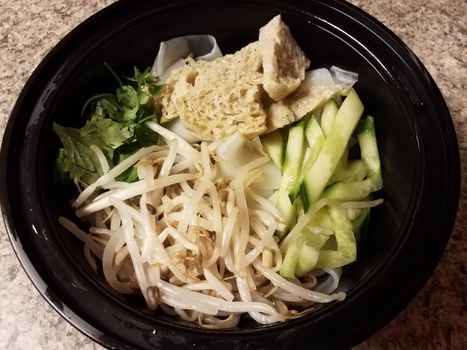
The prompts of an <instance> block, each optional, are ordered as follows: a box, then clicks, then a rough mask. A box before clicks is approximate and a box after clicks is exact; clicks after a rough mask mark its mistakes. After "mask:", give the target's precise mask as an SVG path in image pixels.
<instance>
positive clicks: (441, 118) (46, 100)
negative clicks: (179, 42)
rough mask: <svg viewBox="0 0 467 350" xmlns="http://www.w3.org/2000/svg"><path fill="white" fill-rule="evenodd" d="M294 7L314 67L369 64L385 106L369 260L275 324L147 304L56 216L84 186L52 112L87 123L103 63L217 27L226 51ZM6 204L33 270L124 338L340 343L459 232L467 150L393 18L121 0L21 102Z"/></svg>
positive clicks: (269, 4)
mask: <svg viewBox="0 0 467 350" xmlns="http://www.w3.org/2000/svg"><path fill="white" fill-rule="evenodd" d="M278 13H281V14H282V17H283V19H284V21H285V22H286V23H287V24H288V25H289V27H290V28H291V31H292V33H293V35H294V37H295V38H296V40H297V41H298V43H299V45H300V46H301V47H302V49H303V50H304V51H305V52H306V54H307V56H308V57H309V58H310V60H311V65H312V67H314V68H317V67H321V66H327V67H329V66H331V65H337V66H340V67H342V68H344V69H349V70H352V71H357V72H358V73H359V75H360V80H359V82H358V83H357V85H356V90H357V92H358V93H359V95H360V97H361V99H362V100H363V102H364V104H365V107H366V113H369V114H372V115H374V116H375V120H376V128H377V137H378V142H379V147H380V153H381V159H382V169H383V178H384V183H385V187H384V190H383V191H382V192H381V196H382V197H383V198H384V200H385V201H384V204H383V205H381V206H379V207H377V208H375V209H374V210H373V212H372V216H371V219H370V223H369V228H368V232H367V234H366V236H365V239H364V241H363V242H362V244H361V247H360V249H359V254H358V255H359V256H358V261H357V262H355V263H354V264H352V265H351V266H349V267H348V268H346V269H345V271H344V274H343V279H342V282H341V286H340V289H342V290H345V291H347V292H348V294H347V298H346V300H345V301H343V302H335V303H331V304H328V305H324V306H323V307H321V308H319V309H318V310H317V311H316V312H314V313H312V314H309V315H307V316H304V317H303V318H301V319H296V320H289V321H287V322H285V323H281V324H275V325H271V326H260V325H257V324H254V323H253V322H251V321H248V320H243V321H242V322H241V323H240V325H239V326H238V327H237V328H235V329H233V330H222V331H214V330H205V329H199V328H196V327H194V326H192V325H188V324H186V323H184V322H182V321H179V320H176V319H174V318H170V317H168V316H166V315H162V314H158V313H156V314H151V313H149V312H147V311H146V309H145V307H144V304H143V302H142V300H140V299H139V298H136V297H128V296H122V295H119V294H117V293H116V292H114V291H112V290H111V289H110V288H109V287H108V286H107V285H106V284H105V282H104V280H103V278H101V277H97V276H95V275H94V273H93V272H92V271H91V269H90V267H89V266H88V265H87V263H86V262H85V260H84V257H83V253H82V244H81V243H80V242H79V241H78V240H77V239H75V238H74V237H73V236H72V235H71V234H69V233H68V232H65V231H64V229H63V228H62V227H60V226H59V224H58V223H57V218H58V216H59V215H63V214H65V215H68V216H69V217H72V213H71V210H70V209H69V200H70V199H71V198H72V196H73V195H74V194H73V191H72V189H66V190H64V189H62V188H59V187H57V186H56V185H55V184H54V183H53V182H52V180H51V179H52V176H51V173H52V168H53V161H54V156H55V152H56V150H57V148H58V147H59V142H58V139H57V137H56V136H55V135H54V134H53V132H52V122H53V121H58V122H60V123H62V124H65V125H69V126H77V125H79V124H80V116H79V112H80V109H81V106H82V105H83V102H84V101H85V100H86V99H87V98H88V97H89V96H91V95H92V94H94V93H97V92H103V91H112V90H113V89H114V88H115V82H114V80H113V79H112V77H110V76H109V74H108V72H107V71H106V69H105V68H104V65H103V62H104V61H106V62H108V63H109V64H110V66H112V67H113V69H114V70H115V71H116V72H119V73H121V74H126V75H130V74H131V72H132V67H133V66H134V65H136V66H139V67H143V68H144V67H145V66H148V65H151V64H152V62H153V59H154V57H155V54H156V51H157V48H158V43H159V42H160V41H162V40H167V39H170V38H172V37H176V36H180V35H186V34H197V33H209V34H213V35H214V36H215V37H216V38H217V39H218V42H219V44H220V47H221V48H222V50H223V52H225V53H228V52H233V51H235V50H236V49H239V48H240V47H242V46H243V45H245V44H247V43H249V42H252V41H254V40H256V38H257V35H258V29H259V28H260V27H261V26H262V25H264V24H265V23H267V22H268V21H269V20H270V19H271V18H272V17H273V16H275V15H277V14H278ZM0 176H1V177H0V190H1V192H0V193H1V204H2V210H3V213H4V217H5V220H6V223H7V228H8V232H9V235H10V239H11V242H12V244H13V248H14V250H15V252H16V254H17V256H18V258H19V260H20V262H21V264H22V265H23V267H24V269H25V270H26V272H27V274H28V275H29V277H30V278H31V280H32V281H33V283H34V284H35V286H36V287H37V288H38V290H39V291H40V292H41V293H42V295H44V297H45V298H46V299H47V300H48V301H49V302H50V304H51V305H52V306H53V307H54V308H55V309H56V310H57V311H58V312H59V313H60V314H61V315H63V316H64V317H65V318H66V319H67V320H68V321H69V322H71V323H72V324H73V325H75V326H76V327H77V328H78V329H80V330H81V331H83V332H84V333H85V334H87V335H89V336H90V337H92V338H93V339H95V340H96V341H97V342H99V343H101V344H103V345H105V346H108V347H119V348H143V349H151V348H164V349H165V348H180V349H181V348H202V347H208V346H212V347H216V348H217V347H218V346H219V348H220V347H221V346H225V347H226V348H234V347H235V348H239V349H240V348H241V349H243V348H247V347H251V348H286V347H287V348H303V347H305V346H306V347H307V348H308V347H315V348H331V349H335V348H339V347H344V346H351V345H353V344H356V343H358V342H360V341H362V340H363V339H365V338H366V337H368V336H369V335H371V334H372V333H374V332H375V331H376V330H378V329H379V328H381V327H382V326H383V325H384V324H386V323H387V322H389V321H390V320H391V319H392V318H393V317H394V316H395V315H396V314H397V313H398V312H399V311H400V310H402V309H403V308H404V307H405V305H406V304H407V303H408V302H409V301H410V300H411V299H412V298H413V297H414V296H415V294H416V293H417V292H418V291H419V289H420V288H421V286H422V285H423V284H424V282H425V281H426V280H427V279H428V278H429V276H430V275H431V273H432V272H433V269H434V267H435V265H436V264H437V262H438V261H439V259H440V256H441V254H442V252H443V250H444V248H445V245H446V242H447V240H448V238H449V235H450V232H451V229H452V226H453V223H454V218H455V213H456V209H457V201H458V195H459V155H458V149H457V142H456V137H455V133H454V128H453V125H452V121H451V117H450V115H449V112H448V109H447V107H446V105H445V102H444V100H443V98H442V96H441V94H440V92H439V90H438V88H437V87H436V85H435V83H434V82H433V80H432V78H431V77H430V75H429V74H428V72H427V71H426V69H425V68H424V67H423V65H422V64H421V63H420V61H419V60H418V59H417V58H416V57H415V55H414V54H413V53H412V52H411V51H410V50H409V49H408V48H407V47H406V46H405V45H404V44H403V43H402V42H401V41H400V40H399V39H398V38H397V37H396V36H395V35H394V34H393V33H392V32H390V31H389V30H388V29H387V28H385V27H384V26H383V25H382V24H381V23H379V22H377V21H376V20H375V19H373V18H372V17H370V16H369V15H367V14H366V13H364V12H363V11H361V10H359V9H357V8H355V7H354V6H352V5H350V4H348V3H345V2H341V1H337V0H331V1H324V0H322V1H288V2H279V1H262V0H256V1H201V0H188V1H168V0H166V1H163V0H160V1H150V0H146V1H138V2H134V1H120V2H118V3H115V4H113V5H111V6H109V7H108V8H106V9H104V10H103V11H101V12H99V13H97V14H96V15H94V16H93V17H91V18H90V19H88V20H86V21H85V22H84V23H82V24H81V25H80V26H78V27H77V28H76V29H74V30H73V31H72V32H71V33H70V34H69V35H67V36H66V37H65V38H64V39H63V40H62V41H61V42H60V43H59V44H58V45H57V46H56V47H55V48H54V49H53V50H52V51H51V52H50V53H49V54H48V55H47V57H46V58H45V59H44V60H43V61H42V63H41V64H40V65H39V67H38V68H37V69H36V71H35V72H34V74H33V75H32V76H31V78H30V79H29V81H28V83H27V84H26V86H25V87H24V89H23V91H22V93H21V95H20V97H19V98H18V101H17V103H16V105H15V107H14V110H13V112H12V114H11V117H10V120H9V123H8V126H7V129H6V132H5V135H4V138H3V144H2V149H1V167H0Z"/></svg>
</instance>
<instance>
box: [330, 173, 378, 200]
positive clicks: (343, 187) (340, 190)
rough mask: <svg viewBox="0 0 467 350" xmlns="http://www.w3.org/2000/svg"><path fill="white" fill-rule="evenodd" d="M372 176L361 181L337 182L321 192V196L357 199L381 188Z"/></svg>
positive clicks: (337, 198)
mask: <svg viewBox="0 0 467 350" xmlns="http://www.w3.org/2000/svg"><path fill="white" fill-rule="evenodd" d="M378 185H379V184H378V183H376V182H375V181H374V179H373V178H369V179H365V180H362V181H351V182H337V183H335V184H333V185H331V186H329V187H328V188H326V190H325V191H324V192H323V194H322V198H327V199H336V200H339V201H358V200H362V199H364V198H366V197H368V196H369V195H370V194H371V193H372V192H375V191H378V190H380V189H381V186H378Z"/></svg>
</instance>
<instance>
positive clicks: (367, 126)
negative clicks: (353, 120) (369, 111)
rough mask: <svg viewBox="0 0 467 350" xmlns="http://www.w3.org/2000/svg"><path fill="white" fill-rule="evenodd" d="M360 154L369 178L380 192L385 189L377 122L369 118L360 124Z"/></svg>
mask: <svg viewBox="0 0 467 350" xmlns="http://www.w3.org/2000/svg"><path fill="white" fill-rule="evenodd" d="M358 142H359V144H360V153H361V155H362V159H363V161H364V162H365V165H366V167H367V169H368V178H369V179H371V180H372V181H373V184H374V186H375V188H377V189H378V190H379V189H381V188H382V187H383V179H382V176H381V162H380V159H379V152H378V144H377V142H376V133H375V120H374V117H372V116H367V117H365V118H364V119H362V121H361V122H360V125H359V130H358Z"/></svg>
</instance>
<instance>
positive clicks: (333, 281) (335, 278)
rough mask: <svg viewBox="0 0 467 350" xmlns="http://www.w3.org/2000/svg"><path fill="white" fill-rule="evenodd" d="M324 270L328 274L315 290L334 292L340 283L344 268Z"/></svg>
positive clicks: (326, 292)
mask: <svg viewBox="0 0 467 350" xmlns="http://www.w3.org/2000/svg"><path fill="white" fill-rule="evenodd" d="M324 272H326V273H327V274H328V276H327V278H326V279H325V280H324V281H323V282H322V283H320V284H319V285H318V286H316V288H315V290H316V291H317V292H320V293H325V294H330V293H333V292H334V291H335V290H336V289H337V286H338V285H339V281H340V278H341V275H342V269H341V268H335V269H324Z"/></svg>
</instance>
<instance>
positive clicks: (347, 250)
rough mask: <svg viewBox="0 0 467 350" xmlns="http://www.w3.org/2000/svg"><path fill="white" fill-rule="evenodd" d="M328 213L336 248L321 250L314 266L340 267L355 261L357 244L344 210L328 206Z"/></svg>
mask: <svg viewBox="0 0 467 350" xmlns="http://www.w3.org/2000/svg"><path fill="white" fill-rule="evenodd" d="M329 215H330V217H331V219H332V222H333V230H334V236H335V239H336V244H337V249H336V250H325V249H323V250H321V251H320V254H319V257H318V261H317V263H316V266H315V268H321V269H324V268H334V267H340V266H344V265H347V264H350V263H351V262H353V261H355V260H356V258H357V244H356V241H355V236H354V231H353V225H352V222H351V221H350V220H349V218H348V216H347V213H346V210H345V209H343V208H338V207H333V206H331V207H329Z"/></svg>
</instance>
